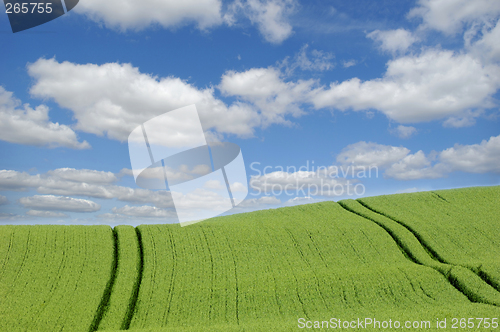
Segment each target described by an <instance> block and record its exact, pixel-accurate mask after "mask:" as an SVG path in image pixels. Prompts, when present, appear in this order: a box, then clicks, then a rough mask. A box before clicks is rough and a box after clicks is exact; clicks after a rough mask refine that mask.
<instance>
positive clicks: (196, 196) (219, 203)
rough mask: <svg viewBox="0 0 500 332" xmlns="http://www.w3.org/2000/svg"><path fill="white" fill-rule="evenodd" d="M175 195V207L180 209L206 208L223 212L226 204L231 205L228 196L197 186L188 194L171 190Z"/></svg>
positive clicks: (194, 209)
mask: <svg viewBox="0 0 500 332" xmlns="http://www.w3.org/2000/svg"><path fill="white" fill-rule="evenodd" d="M172 196H173V197H175V208H176V209H178V210H182V211H193V213H195V212H196V211H197V210H208V211H220V212H221V213H222V212H225V211H226V210H227V206H228V205H231V202H230V199H229V197H227V198H226V197H223V196H221V195H219V194H218V193H216V192H214V191H211V190H206V189H203V188H198V189H195V190H193V191H191V192H190V193H188V194H183V193H180V192H175V191H173V192H172Z"/></svg>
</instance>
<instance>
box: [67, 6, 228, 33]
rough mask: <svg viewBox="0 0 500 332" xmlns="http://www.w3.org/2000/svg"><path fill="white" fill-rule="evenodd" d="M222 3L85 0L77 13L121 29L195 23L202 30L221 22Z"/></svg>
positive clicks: (77, 8) (76, 9) (76, 10)
mask: <svg viewBox="0 0 500 332" xmlns="http://www.w3.org/2000/svg"><path fill="white" fill-rule="evenodd" d="M221 5H222V3H221V1H220V0H183V1H176V0H163V1H157V0H142V1H134V0H107V1H99V0H86V1H81V2H80V3H79V4H78V6H76V7H75V12H78V13H81V14H85V15H86V16H88V17H89V18H90V19H92V20H94V21H97V22H99V23H101V22H102V23H104V24H105V25H106V26H107V27H109V28H117V29H120V30H122V31H125V30H129V29H131V30H140V29H144V28H147V27H149V26H155V25H160V26H162V27H164V28H175V27H178V26H181V25H184V24H187V23H196V24H197V25H198V28H199V29H202V30H203V29H207V28H210V27H213V26H216V25H219V24H221V23H222V17H221Z"/></svg>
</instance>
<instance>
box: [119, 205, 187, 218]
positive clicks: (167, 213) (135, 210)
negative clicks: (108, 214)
mask: <svg viewBox="0 0 500 332" xmlns="http://www.w3.org/2000/svg"><path fill="white" fill-rule="evenodd" d="M112 211H113V213H114V214H117V215H124V216H129V217H138V218H144V217H145V218H168V219H174V220H177V215H176V214H175V211H174V210H172V209H160V208H157V207H155V206H149V205H143V206H128V205H125V206H123V207H121V208H116V207H115V208H113V209H112Z"/></svg>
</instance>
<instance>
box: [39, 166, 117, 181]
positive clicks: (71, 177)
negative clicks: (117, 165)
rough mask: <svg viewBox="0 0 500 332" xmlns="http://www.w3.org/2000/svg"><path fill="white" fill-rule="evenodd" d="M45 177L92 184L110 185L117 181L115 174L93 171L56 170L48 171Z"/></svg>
mask: <svg viewBox="0 0 500 332" xmlns="http://www.w3.org/2000/svg"><path fill="white" fill-rule="evenodd" d="M47 175H48V176H53V177H56V178H59V179H62V180H68V181H73V182H85V183H93V184H111V183H114V182H116V181H118V178H117V177H116V176H115V174H113V173H111V172H103V171H95V170H90V169H75V168H58V169H55V170H52V171H48V172H47Z"/></svg>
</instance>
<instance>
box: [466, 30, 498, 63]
mask: <svg viewBox="0 0 500 332" xmlns="http://www.w3.org/2000/svg"><path fill="white" fill-rule="evenodd" d="M480 28H481V29H480ZM464 39H465V46H466V48H467V50H468V51H469V52H471V53H472V54H474V55H475V56H476V57H478V58H480V59H482V60H483V61H484V62H499V61H500V43H499V42H498V40H500V20H498V21H497V22H496V24H486V25H483V26H482V27H481V26H473V27H472V28H471V29H469V30H468V31H467V32H466V33H465V35H464Z"/></svg>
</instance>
